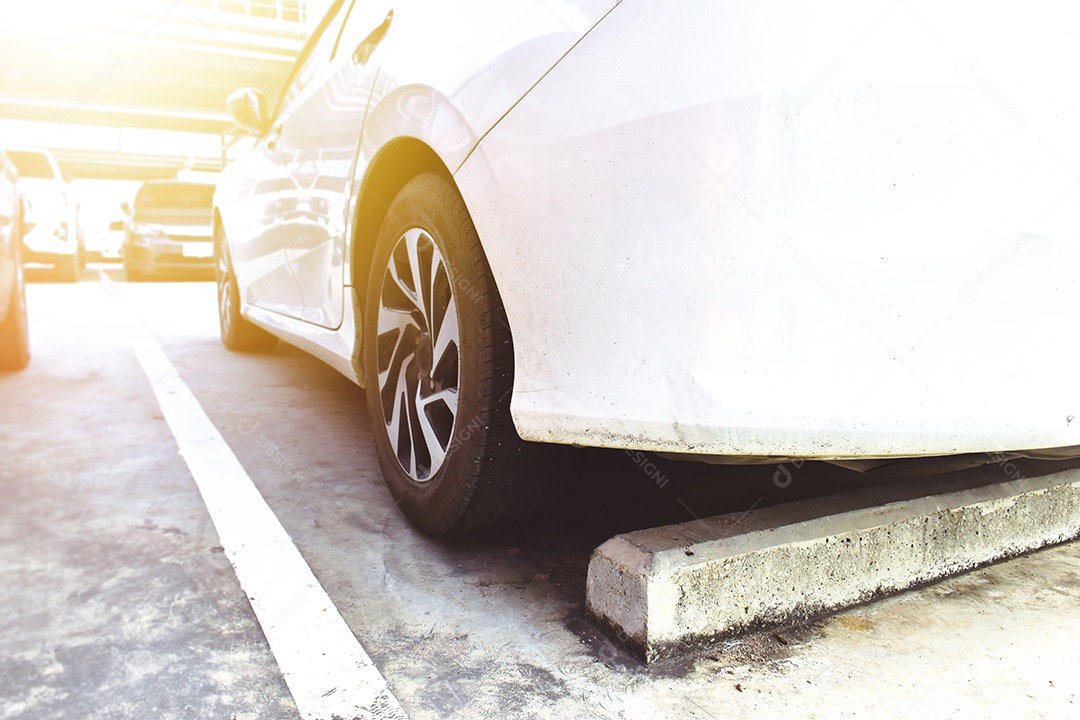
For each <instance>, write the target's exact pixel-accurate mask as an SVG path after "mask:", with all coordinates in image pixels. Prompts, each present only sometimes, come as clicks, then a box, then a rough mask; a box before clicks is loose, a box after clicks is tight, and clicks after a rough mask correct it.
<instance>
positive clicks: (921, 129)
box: [214, 0, 1080, 533]
mask: <svg viewBox="0 0 1080 720" xmlns="http://www.w3.org/2000/svg"><path fill="white" fill-rule="evenodd" d="M391 8H392V9H391ZM876 12H877V11H876V10H875V11H873V12H870V11H868V10H865V6H864V5H862V4H860V3H855V2H851V3H840V4H834V5H830V6H829V7H827V8H825V7H822V6H820V5H818V4H814V5H812V6H811V5H807V6H805V7H802V6H800V7H794V6H792V5H791V4H789V3H779V2H765V3H753V4H750V5H740V4H737V3H723V2H720V3H715V2H704V0H676V1H675V2H674V3H663V4H659V3H652V2H646V1H645V0H623V1H622V2H616V0H566V1H565V2H559V3H549V4H545V9H544V11H543V12H540V11H537V10H536V8H535V4H534V3H533V2H532V0H508V1H507V2H504V3H499V4H498V8H497V9H493V6H492V5H491V4H490V3H481V2H476V1H466V2H459V3H443V2H433V1H425V0H403V1H401V2H394V3H391V2H390V1H389V0H386V1H385V2H384V1H377V2H354V1H353V0H338V1H337V2H334V3H332V4H331V6H330V9H329V12H328V14H327V15H326V17H325V18H324V19H323V21H322V22H321V23H320V25H319V26H318V28H317V29H316V30H315V32H314V34H313V36H312V38H311V40H310V41H309V42H308V44H307V46H306V47H305V48H304V50H303V52H302V53H301V55H300V57H299V60H298V61H297V64H296V66H295V68H294V69H293V71H292V74H291V76H290V77H289V78H288V80H287V82H286V85H285V86H284V87H282V88H281V89H280V91H277V92H272V93H269V94H267V93H263V92H260V91H259V90H257V89H253V88H247V89H240V90H238V91H237V92H235V93H234V94H233V95H232V96H231V97H230V98H229V102H228V105H229V109H230V111H231V113H232V115H233V118H234V120H235V122H236V125H237V127H238V128H239V129H240V131H242V132H244V133H246V134H248V135H250V136H251V138H252V140H251V141H250V142H251V148H250V150H247V151H246V152H245V154H244V155H243V156H242V157H240V158H238V160H237V161H236V162H234V163H233V164H231V165H230V166H229V167H228V168H227V169H226V170H225V173H224V175H223V177H222V179H221V181H220V183H219V186H218V190H217V193H216V196H215V215H214V231H215V238H216V246H217V267H218V296H219V314H220V323H221V331H222V338H223V341H224V343H225V345H226V346H227V347H229V348H232V349H235V350H254V349H260V348H265V347H267V346H269V345H271V344H272V343H273V342H274V341H275V339H276V338H281V339H284V340H286V341H288V342H290V343H293V344H295V345H297V346H298V347H300V348H302V349H304V350H307V351H308V352H311V353H312V354H314V355H315V356H317V357H319V358H321V359H323V360H324V361H326V362H328V363H329V364H330V365H331V366H333V367H334V368H336V369H338V370H339V371H340V372H342V373H343V374H345V375H346V376H347V377H349V378H351V379H353V380H355V381H356V382H358V383H359V384H361V385H362V386H364V387H366V392H367V400H368V402H367V405H368V410H369V412H370V414H371V418H372V424H373V429H374V436H375V443H376V446H377V451H378V457H379V461H380V464H381V467H382V471H383V475H384V476H385V478H386V481H387V484H388V486H389V487H390V490H391V492H392V494H393V496H394V497H395V499H396V500H397V501H398V503H399V506H400V507H401V508H402V509H403V510H404V512H405V514H406V515H408V517H409V518H411V519H412V520H413V521H414V522H415V523H416V524H417V525H419V526H420V527H421V528H423V529H424V530H426V531H428V532H432V533H442V532H464V531H469V530H475V529H483V528H487V527H491V526H495V525H498V524H505V523H509V522H513V521H514V520H515V518H517V517H519V516H520V514H521V513H524V512H527V511H528V509H529V508H530V507H532V506H533V505H534V503H535V502H536V498H537V497H538V494H539V493H540V492H542V489H543V488H542V487H540V488H538V486H537V485H535V484H532V483H533V482H537V483H540V484H543V483H544V482H545V481H546V480H549V479H550V478H543V477H539V478H529V477H528V473H527V472H526V473H525V474H522V471H523V468H522V467H521V465H522V460H521V458H523V457H525V454H524V453H525V450H526V449H528V448H530V447H531V445H526V444H525V441H537V442H541V443H559V444H565V445H583V446H603V447H609V448H623V449H626V450H628V451H631V452H637V451H652V452H656V453H663V454H665V455H668V456H672V457H676V458H682V459H702V460H707V461H710V462H719V463H747V462H758V463H778V462H782V461H784V460H789V459H790V460H796V461H797V460H801V459H821V460H829V461H833V462H837V463H842V464H844V465H845V466H848V467H856V468H859V469H870V468H875V467H878V466H881V465H883V464H888V463H893V462H895V461H896V459H898V458H913V457H923V456H954V455H963V454H970V453H984V452H992V453H996V452H1009V453H1016V454H1023V455H1031V456H1037V457H1076V456H1078V455H1080V419H1077V418H1080V374H1078V373H1077V372H1076V370H1075V367H1074V363H1075V358H1076V357H1077V349H1078V343H1077V340H1076V336H1077V335H1076V333H1073V332H1071V330H1070V328H1071V327H1072V324H1073V322H1074V321H1075V313H1076V308H1078V307H1080V272H1078V271H1077V268H1080V245H1078V244H1077V243H1076V242H1075V241H1074V239H1075V237H1076V232H1077V228H1080V193H1075V192H1073V193H1072V194H1069V193H1068V192H1067V190H1068V187H1069V184H1070V183H1072V182H1073V180H1074V177H1072V176H1069V175H1068V173H1066V172H1064V168H1065V167H1080V154H1078V153H1077V151H1080V146H1078V144H1077V141H1076V132H1075V128H1076V127H1077V126H1078V122H1080V103H1078V102H1077V101H1076V100H1077V94H1078V90H1080V86H1078V85H1077V84H1076V83H1075V82H1071V79H1070V78H1069V77H1068V76H1067V73H1068V72H1069V71H1067V70H1065V68H1072V67H1073V66H1074V65H1075V63H1069V62H1066V61H1065V60H1064V58H1075V43H1074V41H1073V39H1072V35H1071V33H1074V32H1075V31H1076V30H1077V29H1078V28H1077V27H1076V22H1074V21H1073V20H1071V19H1070V20H1067V21H1062V20H1061V18H1059V17H1055V15H1054V13H1053V12H1052V11H1051V10H1047V9H1039V10H1035V11H1031V12H1030V13H1029V12H1028V10H1027V9H1025V11H1024V13H1023V14H1021V13H1011V12H1006V11H1004V10H1000V11H999V10H990V9H987V8H986V7H985V6H984V5H978V4H976V3H974V2H973V1H970V0H969V1H964V2H960V3H954V4H950V5H949V6H948V7H947V8H946V7H944V6H942V7H935V9H934V11H933V13H931V14H930V15H929V16H928V17H927V18H926V20H925V22H923V23H922V24H919V23H911V22H901V21H900V18H899V16H897V17H890V18H888V20H889V21H888V22H874V21H875V18H876V15H875V17H870V16H869V15H868V14H867V13H870V14H871V15H873V14H875V13H876ZM972 18H977V20H978V21H977V22H973V21H972ZM928 23H929V27H930V28H932V31H931V32H930V33H928V32H927V29H928V26H927V24H928ZM935 32H936V33H938V35H937V40H935V39H934V38H935V35H934V33H935ZM868 33H869V35H868ZM871 35H872V37H870V36H871ZM860 37H867V38H869V39H868V40H867V41H866V42H861V41H860ZM941 37H948V38H950V42H951V43H952V44H951V45H950V46H949V47H950V48H958V47H965V48H967V47H970V48H975V49H977V50H978V52H979V54H980V57H979V61H980V62H981V63H982V65H981V66H980V65H979V64H978V63H974V62H969V63H966V64H965V63H961V65H959V66H958V65H957V59H956V57H954V55H953V54H951V53H950V52H948V51H946V50H945V49H944V47H943V46H941V45H940V44H935V43H939V42H940V38H941ZM1001 37H1010V38H1014V39H1015V40H1016V42H1011V41H1010V42H1009V43H1002V42H1000V38H1001ZM837 53H841V54H843V57H838V55H837ZM980 67H983V68H985V73H984V74H980V70H979V68H980ZM987 88H991V90H988V89H987ZM1010 93H1012V94H1014V95H1015V98H1016V100H1015V103H1016V104H1015V105H1014V104H1012V101H1009V100H1008V98H1009V97H1010ZM1021 100H1023V101H1024V105H1023V107H1024V110H1023V113H1031V115H1030V116H1028V115H1025V114H1022V112H1021V110H1020V109H1019V108H1020V104H1021ZM1036 123H1038V125H1037V127H1038V130H1037V131H1036V130H1034V129H1030V128H1034V127H1036ZM1029 125H1030V128H1029ZM1048 150H1049V152H1048ZM1070 172H1072V171H1070ZM1063 193H1065V194H1063ZM526 464H527V463H526ZM524 470H526V471H527V468H524Z"/></svg>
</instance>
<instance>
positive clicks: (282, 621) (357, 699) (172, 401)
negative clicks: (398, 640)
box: [132, 326, 406, 720]
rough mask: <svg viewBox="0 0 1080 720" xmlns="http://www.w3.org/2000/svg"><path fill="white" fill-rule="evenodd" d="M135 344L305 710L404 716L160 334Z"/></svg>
mask: <svg viewBox="0 0 1080 720" xmlns="http://www.w3.org/2000/svg"><path fill="white" fill-rule="evenodd" d="M132 346H133V348H134V350H135V354H136V356H137V357H138V359H139V363H140V364H141V365H142V368H143V372H145V373H146V376H147V378H149V380H150V384H151V386H152V387H153V389H154V395H155V396H156V397H157V400H158V404H160V405H161V410H162V413H163V414H164V416H165V421H166V422H167V423H168V425H169V428H170V430H171V431H172V433H173V436H174V437H175V438H176V443H177V445H178V446H179V447H180V455H181V456H183V458H184V461H185V462H186V463H187V466H188V468H189V469H190V470H191V474H192V476H193V477H194V478H195V482H196V483H197V484H198V486H199V492H200V493H202V497H203V501H204V502H205V503H206V507H207V509H208V510H209V511H210V517H211V519H212V520H213V522H214V527H215V528H217V532H218V535H219V536H220V538H221V544H222V546H223V547H224V548H225V554H226V556H227V557H228V558H229V561H230V562H231V563H232V565H233V568H234V569H235V571H236V577H237V578H238V579H239V580H240V586H241V587H242V588H243V589H244V592H245V593H246V594H247V596H248V600H249V601H250V602H251V607H252V609H253V610H254V611H255V616H256V617H257V618H258V620H259V624H260V625H261V626H262V629H263V633H264V634H265V635H266V640H267V642H269V643H270V650H271V651H272V652H273V653H274V657H275V658H276V660H277V663H278V667H280V668H281V672H282V674H283V675H284V678H285V682H286V684H287V685H288V686H289V691H290V692H292V695H293V698H294V699H295V701H296V706H297V708H299V710H300V714H301V715H302V716H303V717H304V718H307V719H309V720H331V719H332V718H337V719H340V720H344V719H348V720H352V719H354V718H356V719H360V718H363V719H365V720H366V719H368V718H371V719H372V720H376V719H377V720H387V719H390V718H394V719H402V720H405V718H406V715H405V712H404V711H403V710H402V709H401V706H400V705H399V704H398V701H397V698H395V697H394V696H393V694H391V692H390V688H389V687H388V686H387V684H386V680H385V679H384V678H383V676H382V674H381V673H380V672H379V670H378V668H376V667H375V665H374V663H372V661H371V658H369V657H368V654H367V653H366V652H365V651H364V648H363V647H361V645H360V643H359V642H358V641H357V639H356V637H355V636H354V635H353V634H352V631H351V630H349V627H348V625H346V624H345V620H344V619H342V617H341V614H340V613H339V612H338V609H337V608H336V607H334V604H333V603H332V602H331V601H330V598H329V596H328V595H327V594H326V591H325V590H323V588H322V585H320V584H319V581H318V580H317V579H316V578H315V575H314V574H313V573H312V571H311V568H310V567H308V565H307V563H306V562H304V559H303V557H301V555H300V551H299V550H297V549H296V545H294V544H293V541H292V539H291V538H290V537H289V535H288V533H286V532H285V528H283V527H282V526H281V523H280V522H278V519H277V517H276V516H275V515H274V512H273V511H272V510H271V509H270V507H269V506H268V505H267V504H266V501H265V500H264V499H263V497H262V495H260V494H259V491H258V490H257V489H256V488H255V485H254V484H253V483H252V482H251V478H250V477H248V474H247V472H246V471H245V470H244V468H243V466H241V465H240V461H239V460H237V459H236V455H234V454H233V452H232V450H231V449H230V448H229V446H228V444H227V443H226V442H225V439H224V438H223V437H222V436H221V433H219V432H218V431H217V428H216V427H214V424H213V423H212V422H210V418H208V417H207V415H206V412H205V411H204V410H203V409H202V406H200V405H199V402H198V401H197V400H196V399H195V396H194V395H193V394H192V393H191V390H190V389H189V388H188V387H187V385H185V384H184V381H183V380H181V378H180V375H179V374H178V373H177V372H176V368H174V367H173V365H172V363H171V362H169V359H168V358H167V357H166V356H165V353H164V351H163V350H162V349H161V346H160V345H159V344H158V342H157V340H156V339H155V338H154V337H153V335H152V334H150V332H149V331H147V330H146V329H145V328H143V327H141V326H140V327H139V330H138V331H137V333H136V335H135V337H134V339H133V340H132Z"/></svg>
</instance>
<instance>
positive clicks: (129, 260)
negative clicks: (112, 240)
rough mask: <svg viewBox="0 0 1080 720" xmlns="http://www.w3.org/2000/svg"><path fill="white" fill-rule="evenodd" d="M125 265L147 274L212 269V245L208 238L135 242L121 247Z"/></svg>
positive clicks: (141, 240) (140, 240)
mask: <svg viewBox="0 0 1080 720" xmlns="http://www.w3.org/2000/svg"><path fill="white" fill-rule="evenodd" d="M124 266H125V267H127V268H128V269H131V270H137V271H140V272H146V273H153V272H175V271H185V270H196V271H197V270H211V269H213V267H214V257H213V242H212V240H211V239H210V238H205V239H198V240H175V239H149V240H147V239H138V240H136V241H133V242H130V243H128V244H127V245H125V246H124Z"/></svg>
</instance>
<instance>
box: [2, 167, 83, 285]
mask: <svg viewBox="0 0 1080 720" xmlns="http://www.w3.org/2000/svg"><path fill="white" fill-rule="evenodd" d="M7 155H8V157H9V158H11V161H12V162H14V163H15V166H16V167H17V168H18V169H19V189H20V191H21V193H22V196H23V198H24V199H25V200H26V206H27V208H26V213H27V220H28V221H30V222H33V223H35V227H34V229H33V230H31V231H30V232H28V233H27V234H26V237H25V238H24V240H23V245H24V255H23V259H24V260H25V261H26V262H36V263H45V264H48V265H52V266H54V267H55V268H56V276H57V279H59V280H63V281H65V282H75V281H76V280H77V279H78V276H79V262H80V252H79V238H78V236H79V232H78V222H77V219H76V204H75V200H74V198H72V197H70V196H69V193H68V187H67V183H66V182H65V181H64V176H63V175H62V174H61V172H60V166H59V165H57V163H56V158H55V157H53V154H52V153H51V152H49V151H48V150H46V149H45V148H21V149H11V150H7Z"/></svg>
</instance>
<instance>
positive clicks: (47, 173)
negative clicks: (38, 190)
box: [7, 150, 56, 180]
mask: <svg viewBox="0 0 1080 720" xmlns="http://www.w3.org/2000/svg"><path fill="white" fill-rule="evenodd" d="M7 154H8V157H9V158H11V161H12V162H13V163H15V167H17V168H18V169H19V177H24V178H47V179H49V180H52V179H54V178H55V177H56V173H55V172H53V166H52V163H50V162H49V158H48V157H46V156H45V153H42V152H35V151H33V150H8V151H7Z"/></svg>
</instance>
